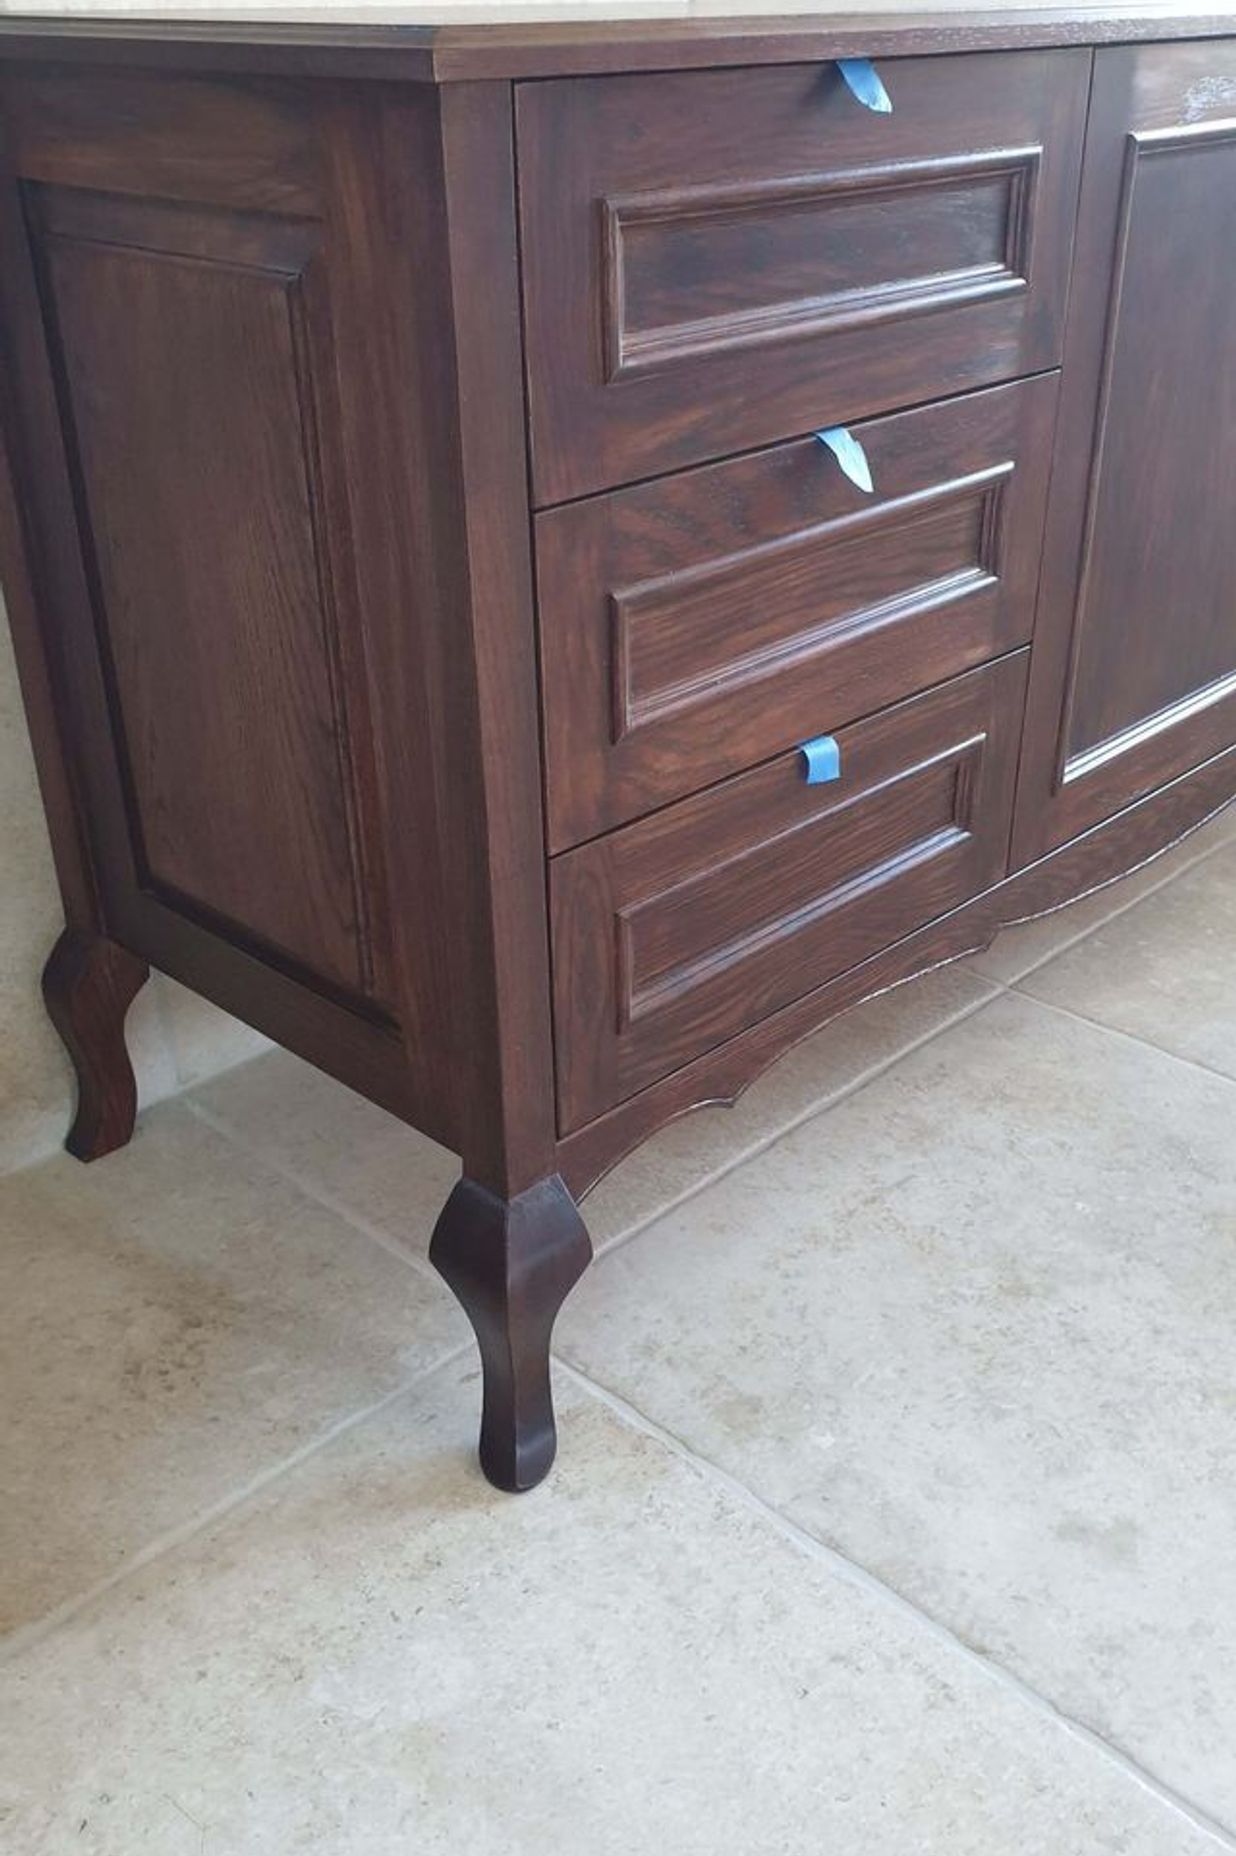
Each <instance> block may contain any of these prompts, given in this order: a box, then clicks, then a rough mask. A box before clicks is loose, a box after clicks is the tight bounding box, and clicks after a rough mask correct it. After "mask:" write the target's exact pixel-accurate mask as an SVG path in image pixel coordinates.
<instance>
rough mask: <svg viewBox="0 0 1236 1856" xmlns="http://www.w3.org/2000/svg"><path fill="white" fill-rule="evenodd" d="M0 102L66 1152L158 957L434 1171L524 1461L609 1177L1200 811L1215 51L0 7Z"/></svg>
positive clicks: (833, 24)
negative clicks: (854, 69) (761, 1077)
mask: <svg viewBox="0 0 1236 1856" xmlns="http://www.w3.org/2000/svg"><path fill="white" fill-rule="evenodd" d="M1159 40H1163V41H1170V42H1162V43H1160V42H1157V41H1159ZM864 55H873V56H876V57H877V58H878V59H879V60H880V69H881V72H882V74H883V77H884V79H885V82H886V84H887V86H888V90H889V93H890V95H891V98H892V103H893V108H892V112H891V114H879V113H874V112H872V111H869V110H867V109H865V108H864V107H863V105H862V104H861V102H860V101H859V100H858V99H857V98H856V97H855V95H854V94H853V93H852V92H851V91H850V89H849V88H848V87H847V85H846V83H845V82H844V80H843V78H842V77H841V75H840V73H839V68H838V64H837V60H839V59H842V58H849V57H856V56H864ZM0 124H2V130H3V144H2V147H3V163H4V171H3V184H2V186H0V334H2V336H3V340H2V343H0V430H2V434H3V453H2V457H0V465H2V469H0V558H2V564H3V573H4V585H5V593H6V601H7V606H8V611H9V617H10V622H11V625H12V629H13V634H14V641H15V645H16V648H17V656H18V665H19V671H20V676H21V682H22V690H23V695H24V699H25V703H26V707H27V712H28V715H29V719H30V724H31V733H32V738H33V741H34V745H35V751H36V758H37V763H38V770H39V777H40V782H41V786H42V791H43V797H44V801H45V804H46V808H47V813H48V818H49V822H50V826H51V832H52V841H53V849H54V854H55V858H56V867H57V872H58V876H59V879H60V885H61V890H62V893H63V897H64V906H65V915H66V923H67V925H66V929H65V933H64V935H63V936H62V937H61V940H60V941H59V943H58V944H57V946H56V948H55V949H54V950H53V952H52V955H51V958H50V960H49V962H48V966H47V971H46V974H45V978H44V990H45V995H46V999H47V1004H48V1008H49V1011H50V1012H51V1015H52V1017H53V1019H54V1021H55V1023H56V1025H57V1026H58V1028H59V1030H60V1032H61V1034H62V1036H63V1037H64V1040H65V1043H66V1045H67V1046H68V1048H69V1051H70V1053H71V1055H72V1057H73V1060H74V1063H75V1065H76V1068H77V1074H78V1080H79V1085H80V1087H79V1106H78V1113H77V1118H76V1120H75V1122H74V1126H73V1129H72V1131H71V1133H70V1137H69V1145H70V1148H71V1150H72V1151H73V1152H75V1153H76V1154H78V1155H79V1156H80V1157H81V1158H83V1159H93V1158H97V1157H98V1156H100V1155H102V1154H105V1153H107V1152H108V1151H110V1150H111V1149H112V1148H114V1147H116V1146H118V1145H120V1144H121V1143H123V1142H124V1141H126V1140H127V1139H128V1138H129V1135H130V1133H131V1131H132V1127H133V1118H134V1112H135V1089H134V1082H133V1075H132V1071H131V1069H130V1066H129V1062H128V1058H127V1055H126V1053H125V1047H124V1035H123V1025H124V1015H125V1011H126V1008H127V1006H128V1004H129V1002H130V1001H131V999H132V997H133V996H134V994H135V992H136V991H137V989H138V988H139V987H140V985H141V984H142V982H143V980H144V978H145V976H146V973H147V970H148V966H149V965H151V964H153V965H155V966H157V967H159V968H160V969H162V970H164V971H166V972H168V973H170V974H172V975H174V976H175V977H176V978H177V979H179V980H181V981H183V982H184V983H185V984H187V985H189V986H191V987H194V988H195V989H196V990H197V991H199V992H200V993H202V994H203V995H204V996H206V997H207V998H210V999H212V1000H214V1001H215V1002H217V1003H218V1004H220V1005H222V1006H224V1007H226V1008H227V1009H228V1010H230V1011H232V1012H234V1013H237V1014H238V1015H239V1016H240V1017H242V1018H244V1019H246V1020H247V1021H248V1022H250V1023H251V1024H254V1025H256V1026H257V1027H258V1028H259V1029H261V1030H262V1031H264V1032H266V1033H267V1034H269V1035H270V1036H271V1037H273V1038H275V1039H276V1040H277V1041H279V1042H280V1043H282V1044H284V1045H286V1046H287V1047H288V1048H289V1049H291V1050H294V1051H296V1052H298V1053H299V1054H300V1055H302V1056H303V1057H305V1058H307V1059H308V1060H309V1061H310V1062H312V1063H314V1064H316V1065H318V1066H319V1067H320V1068H322V1069H323V1070H326V1071H328V1072H329V1073H330V1074H331V1075H332V1076H335V1077H337V1078H338V1079H339V1080H340V1081H341V1082H343V1083H346V1084H348V1085H349V1086H351V1087H352V1088H354V1089H356V1090H359V1091H360V1092H361V1093H362V1094H363V1095H365V1096H367V1097H369V1098H370V1099H371V1100H373V1101H375V1102H378V1103H380V1104H381V1105H382V1106H384V1107H385V1108H387V1109H389V1110H390V1111H391V1112H393V1113H394V1114H395V1115H397V1116H398V1117H400V1118H401V1119H402V1120H404V1121H405V1122H407V1123H408V1124H410V1125H412V1126H414V1127H417V1128H419V1129H422V1130H424V1131H425V1132H427V1133H428V1134H430V1135H432V1136H433V1137H434V1138H435V1139H437V1140H439V1141H440V1142H442V1143H443V1144H445V1145H446V1146H447V1147H449V1148H451V1149H453V1150H454V1151H455V1152H457V1153H458V1154H459V1155H460V1157H461V1162H462V1177H461V1180H460V1182H459V1184H458V1186H457V1187H456V1188H455V1191H454V1192H453V1193H452V1195H451V1197H450V1199H449V1201H448V1203H447V1206H446V1208H445V1210H444V1212H443V1214H442V1217H441V1219H440V1220H439V1223H438V1226H437V1228H436V1231H435V1233H434V1238H433V1244H432V1248H431V1256H432V1258H433V1260H434V1262H435V1263H436V1264H437V1265H438V1267H439V1268H440V1270H441V1271H442V1273H443V1275H444V1276H445V1277H446V1279H447V1281H448V1282H449V1283H450V1284H451V1285H452V1287H453V1288H454V1289H455V1291H456V1293H457V1294H458V1295H459V1297H460V1299H461V1301H462V1302H463V1304H464V1306H465V1308H466V1309H467V1311H468V1313H469V1315H470V1317H471V1319H472V1322H473V1325H474V1327H475V1329H476V1333H477V1337H478V1340H479V1343H480V1347H481V1353H482V1358H483V1363H484V1369H485V1370H484V1409H483V1415H482V1436H481V1458H482V1462H483V1464H484V1467H485V1470H486V1473H487V1474H488V1475H489V1476H490V1478H491V1479H492V1480H493V1481H495V1482H497V1483H498V1484H499V1485H500V1486H502V1487H506V1488H526V1487H529V1486H531V1485H532V1484H533V1483H534V1482H536V1481H537V1480H539V1479H540V1477H541V1476H543V1475H544V1473H545V1471H546V1470H547V1468H548V1466H549V1463H550V1461H551V1459H552V1456H553V1451H554V1427H553V1412H552V1402H551V1397H550V1381H549V1345H550V1336H551V1332H552V1327H553V1322H554V1318H555V1315H556V1313H557V1311H558V1308H559V1306H560V1304H561V1302H562V1300H563V1298H564V1296H565V1295H566V1294H567V1292H568V1291H569V1289H570V1287H571V1285H572V1284H573V1283H574V1281H575V1280H576V1278H577V1277H578V1275H579V1274H580V1272H581V1271H582V1270H583V1268H584V1267H585V1265H586V1263H587V1261H588V1258H589V1255H590V1246H589V1242H588V1238H587V1234H586V1231H585V1228H584V1225H583V1222H582V1220H581V1217H580V1214H579V1211H578V1209H577V1204H576V1201H577V1200H578V1199H579V1198H580V1197H581V1196H582V1195H583V1194H584V1192H585V1191H586V1190H587V1188H588V1187H589V1186H590V1185H591V1184H593V1183H594V1182H595V1180H596V1179H597V1178H598V1177H599V1176H600V1175H601V1174H602V1173H603V1172H605V1171H606V1170H607V1169H608V1168H609V1167H610V1166H612V1165H613V1164H614V1162H615V1161H616V1160H617V1159H619V1158H620V1157H621V1156H622V1154H623V1153H625V1152H626V1151H628V1150H629V1149H630V1148H631V1147H632V1146H634V1145H635V1144H636V1143H637V1142H638V1141H639V1140H641V1139H642V1138H644V1137H645V1136H646V1135H647V1134H649V1133H650V1132H652V1131H653V1130H654V1129H655V1128H657V1127H659V1126H660V1125H661V1124H662V1123H663V1122H664V1121H666V1120H667V1119H668V1118H669V1117H671V1116H673V1115H676V1114H678V1113H680V1112H681V1111H682V1110H683V1109H685V1108H689V1107H691V1106H693V1105H694V1104H696V1103H699V1102H704V1101H711V1100H716V1099H719V1098H720V1099H728V1098H731V1097H733V1096H734V1095H736V1094H737V1093H738V1092H739V1091H740V1090H741V1089H742V1088H743V1087H744V1086H745V1085H746V1084H747V1083H748V1082H750V1081H751V1079H752V1078H753V1077H754V1076H755V1075H757V1074H758V1073H759V1071H760V1070H761V1069H762V1068H763V1067H764V1066H766V1065H767V1064H768V1063H769V1062H770V1061H771V1060H772V1059H773V1058H774V1057H776V1056H777V1055H778V1054H779V1053H781V1052H782V1051H784V1050H786V1049H787V1048H788V1047H789V1046H790V1045H791V1044H792V1043H793V1042H794V1041H795V1040H797V1039H799V1038H801V1037H803V1036H804V1035H806V1034H807V1033H808V1032H810V1031H813V1030H815V1029H817V1028H818V1027H819V1026H820V1025H822V1024H823V1023H825V1022H826V1021H827V1020H828V1019H829V1018H831V1017H833V1016H834V1015H835V1014H836V1013H838V1012H840V1011H843V1010H845V1009H846V1008H847V1007H848V1006H850V1005H852V1004H854V1003H855V1002H856V1001H858V1000H859V999H861V998H863V997H865V996H868V995H870V994H871V993H873V992H876V991H879V990H881V989H883V988H885V987H887V986H889V985H892V984H894V983H896V982H897V981H900V980H902V979H906V978H908V977H910V976H911V975H912V974H914V973H916V972H919V971H921V970H923V969H925V968H927V967H929V966H932V965H935V964H938V963H939V962H940V961H943V960H947V959H950V958H954V957H956V956H958V955H960V954H962V953H964V952H966V951H968V950H970V949H972V948H975V947H978V946H981V945H983V944H985V943H986V942H987V941H989V940H990V938H991V936H992V935H993V934H994V933H995V931H996V929H997V928H998V927H999V926H1000V925H1001V924H1002V923H1003V922H1006V921H1011V920H1015V919H1020V918H1022V917H1024V916H1026V915H1029V914H1034V913H1037V912H1041V911H1043V910H1045V909H1048V908H1052V907H1055V906H1058V905H1059V904H1061V903H1062V902H1065V901H1067V900H1068V899H1070V898H1071V897H1073V896H1076V895H1078V894H1081V893H1082V892H1084V891H1086V890H1088V889H1091V888H1093V887H1094V886H1095V885H1097V884H1099V883H1102V882H1106V881H1109V880H1111V879H1112V878H1114V877H1116V876H1119V875H1120V874H1122V873H1123V872H1125V871H1127V870H1129V869H1130V868H1132V867H1134V866H1135V865H1137V864H1139V863H1141V862H1143V861H1144V860H1145V859H1147V858H1149V857H1151V856H1153V855H1155V854H1156V853H1157V852H1159V851H1161V850H1162V849H1164V848H1165V847H1166V846H1168V845H1169V844H1171V843H1173V842H1175V841H1176V840H1177V839H1179V838H1180V837H1181V836H1182V835H1183V834H1184V833H1185V832H1187V831H1188V830H1189V829H1191V828H1192V827H1193V826H1195V825H1197V824H1198V823H1200V822H1201V821H1202V820H1203V819H1205V818H1206V817H1208V816H1209V815H1211V814H1212V813H1213V812H1214V811H1216V810H1217V809H1218V808H1219V807H1220V806H1221V805H1223V804H1224V803H1226V802H1227V801H1228V800H1229V799H1230V797H1231V796H1232V794H1233V792H1236V524H1234V523H1233V520H1232V511H1233V509H1234V508H1236V309H1234V305H1236V38H1232V37H1228V38H1224V37H1222V36H1221V22H1218V23H1215V22H1213V21H1212V22H1210V23H1207V22H1206V21H1196V20H1183V19H1182V20H1173V19H1172V18H1171V17H1170V16H1168V15H1167V14H1166V13H1163V12H1160V13H1159V14H1158V15H1156V18H1155V19H1154V20H1150V19H1149V18H1148V17H1147V16H1145V15H1137V14H1132V15H1130V16H1128V17H1127V18H1121V17H1120V16H1118V15H1116V14H1114V13H1113V12H1112V11H1111V10H1110V9H1107V8H1101V9H1096V10H1095V12H1094V13H1093V14H1087V13H1085V12H1081V11H1078V10H1076V9H1070V10H1067V11H1065V10H1060V11H1058V12H1053V11H1050V10H1047V11H1037V12H1036V13H1035V14H1034V15H1033V17H1032V18H1030V17H1027V18H1025V19H1019V18H1017V16H1016V15H1010V16H1009V17H1008V18H1007V19H1006V20H1002V21H998V22H996V23H993V19H992V16H990V15H988V16H983V17H982V18H976V19H975V20H974V21H972V22H971V21H967V20H965V19H964V18H963V17H962V16H954V17H952V18H950V19H949V20H944V19H938V20H937V19H932V18H931V17H930V16H925V15H921V14H920V15H906V16H905V17H904V18H897V17H889V16H881V17H879V18H873V19H872V20H871V21H869V22H860V21H856V20H855V19H852V18H851V19H839V20H836V21H829V20H828V19H827V18H820V19H814V20H809V21H799V22H798V23H795V22H793V21H764V22H751V21H747V22H743V21H732V20H728V21H717V22H708V21H696V22H690V23H682V22H678V23H674V22H641V23H638V24H634V25H630V26H624V27H618V26H612V27H607V26H594V27H585V26H557V27H549V26H546V27H540V28H536V27H523V28H502V27H497V26H495V27H479V26H478V27H474V28H460V29H447V28H428V27H398V26H390V27H382V28H377V27H373V28H369V27H361V26H348V25H346V24H342V23H341V24H339V25H337V26H321V27H316V28H315V27H301V28H298V27H292V26H283V27H281V26H265V25H258V24H254V25H251V26H246V27H241V26H219V27H212V28H210V29H196V28H190V27H179V28H178V27H174V26H159V25H157V24H152V23H142V22H133V23H129V24H125V23H119V22H112V23H98V22H94V23H91V22H86V23H69V22H52V21H44V22H36V21H21V20H19V19H13V18H10V19H7V20H5V21H2V22H0ZM856 460H857V461H856ZM864 470H865V471H866V472H867V473H869V481H864V479H863V472H864Z"/></svg>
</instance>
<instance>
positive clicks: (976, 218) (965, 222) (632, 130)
mask: <svg viewBox="0 0 1236 1856" xmlns="http://www.w3.org/2000/svg"><path fill="white" fill-rule="evenodd" d="M1088 69H1089V60H1088V57H1087V56H1086V54H1084V53H1077V54H1075V53H1071V52H1053V53H1019V54H1010V55H998V56H994V57H982V58H931V59H905V60H898V61H897V62H895V63H894V64H892V65H890V66H889V68H888V71H887V72H886V76H887V79H888V82H889V85H890V87H891V89H892V92H893V113H892V114H891V115H874V114H873V113H872V112H871V111H869V110H865V109H863V107H862V106H861V105H860V104H859V103H857V102H856V100H855V99H854V97H853V96H852V95H851V94H850V92H849V90H848V89H847V88H846V86H845V84H844V82H843V81H842V79H841V77H840V76H839V74H838V72H837V70H836V68H835V66H833V65H832V64H823V65H814V66H808V65H803V66H791V67H785V68H781V69H772V68H763V69H751V70H742V71H708V72H688V73H681V72H679V73H663V74H660V75H656V76H646V77H641V78H624V77H614V78H597V79H587V80H585V79H579V80H569V81H560V82H553V83H545V84H530V85H526V86H523V87H522V88H521V90H520V92H519V104H518V126H519V148H520V190H521V214H522V223H523V233H524V247H523V249H524V292H525V302H526V308H527V337H528V372H529V389H530V413H531V428H532V431H531V436H532V452H533V477H534V487H535V495H536V500H537V502H538V503H540V504H542V505H544V504H548V503H556V502H560V501H564V500H566V499H567V498H570V497H577V496H580V495H584V494H587V493H588V492H591V491H594V490H598V489H604V488H607V487H610V486H612V485H614V484H619V483H623V482H628V481H632V480H635V479H638V478H643V477H648V476H652V475H654V474H656V473H658V472H664V471H669V470H676V469H679V468H681V467H682V466H683V465H686V464H693V463H696V462H699V461H700V460H701V459H704V458H707V457H715V456H721V455H724V454H726V453H730V452H736V451H740V450H743V449H747V448H750V447H752V446H755V445H760V444H767V443H769V442H770V441H772V440H774V439H777V438H781V437H784V436H786V435H788V434H792V433H797V432H804V431H810V430H812V429H815V428H818V427H819V426H823V425H835V424H839V423H845V422H848V421H851V420H853V419H857V418H863V417H867V416H869V415H871V414H872V413H876V412H880V411H884V410H887V409H889V408H891V407H894V406H897V405H906V404H913V403H914V402H917V401H922V400H929V399H933V398H936V397H939V396H942V395H945V394H950V393H956V392H960V391H963V390H965V389H967V388H970V387H975V386H980V385H985V384H987V383H988V382H991V381H997V380H1002V379H1008V378H1011V377H1013V376H1016V375H1019V374H1028V373H1032V372H1036V371H1040V370H1045V369H1047V368H1050V367H1053V366H1054V365H1055V364H1056V362H1057V361H1058V359H1059V352H1060V329H1061V321H1062V314H1063V307H1064V295H1065V287H1066V283H1067V276H1068V261H1069V252H1070V235H1071V227H1072V212H1073V207H1074V201H1075V196H1076V182H1077V170H1078V163H1079V159H1080V150H1081V136H1082V126H1083V116H1084V110H1085V99H1086V80H1087V74H1088Z"/></svg>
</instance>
